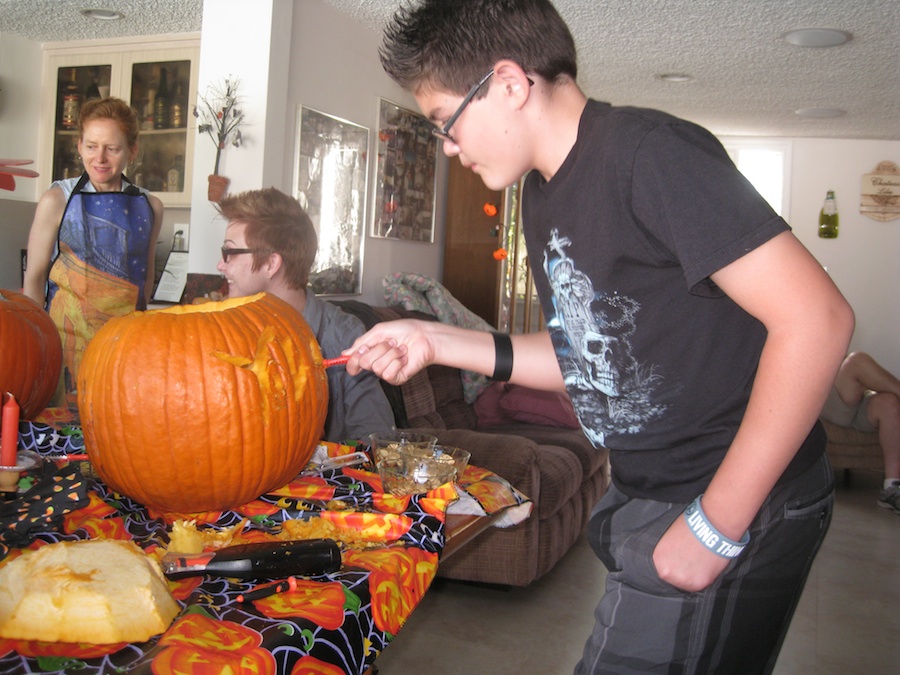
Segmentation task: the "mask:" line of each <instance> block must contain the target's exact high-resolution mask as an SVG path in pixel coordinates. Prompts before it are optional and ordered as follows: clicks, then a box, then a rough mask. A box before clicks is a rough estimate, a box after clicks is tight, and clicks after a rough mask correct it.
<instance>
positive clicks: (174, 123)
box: [169, 80, 185, 129]
mask: <svg viewBox="0 0 900 675" xmlns="http://www.w3.org/2000/svg"><path fill="white" fill-rule="evenodd" d="M184 104H185V102H184V91H183V89H182V86H181V81H180V80H179V81H177V82H176V83H175V95H174V96H172V105H171V107H170V108H169V126H170V127H172V128H173V129H179V128H181V127H183V126H184V125H185V118H184Z"/></svg>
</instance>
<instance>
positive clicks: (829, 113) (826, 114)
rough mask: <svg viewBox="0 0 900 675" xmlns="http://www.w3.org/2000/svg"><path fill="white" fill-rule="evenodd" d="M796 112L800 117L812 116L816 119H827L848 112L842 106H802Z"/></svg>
mask: <svg viewBox="0 0 900 675" xmlns="http://www.w3.org/2000/svg"><path fill="white" fill-rule="evenodd" d="M794 114H796V115H800V117H812V118H814V119H819V120H825V119H830V118H832V117H842V116H844V115H846V114H847V111H846V110H841V109H840V108H800V109H799V110H795V111H794Z"/></svg>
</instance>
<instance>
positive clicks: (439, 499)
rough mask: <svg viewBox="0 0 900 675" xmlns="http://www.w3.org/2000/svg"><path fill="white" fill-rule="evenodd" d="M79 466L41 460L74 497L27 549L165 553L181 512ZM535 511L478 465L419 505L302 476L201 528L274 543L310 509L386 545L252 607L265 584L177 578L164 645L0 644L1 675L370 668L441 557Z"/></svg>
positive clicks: (340, 481)
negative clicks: (456, 508)
mask: <svg viewBox="0 0 900 675" xmlns="http://www.w3.org/2000/svg"><path fill="white" fill-rule="evenodd" d="M26 435H27V434H26ZM57 441H59V439H57ZM61 442H62V443H63V445H66V446H69V447H67V448H66V451H67V452H72V451H74V450H78V448H77V440H75V441H73V440H72V439H71V438H69V439H63V440H62V441H61ZM33 445H39V444H37V443H33ZM59 445H60V443H59V442H57V443H55V446H54V449H56V450H58V448H59ZM351 450H352V449H351ZM339 451H340V449H339ZM79 468H80V467H79V466H78V465H77V464H75V463H65V462H61V463H56V462H44V463H43V466H42V468H41V470H42V471H43V472H44V473H43V474H42V475H41V476H39V477H38V479H39V480H38V482H36V484H35V489H37V488H38V487H39V486H40V485H41V484H42V483H41V481H46V480H47V479H48V477H49V474H50V473H52V472H54V471H56V472H57V474H56V478H58V477H60V476H62V477H63V478H64V479H65V481H67V482H66V483H65V491H67V492H66V494H68V493H69V492H71V494H72V495H73V496H74V497H76V498H77V499H73V500H72V504H73V505H74V507H73V508H72V509H70V510H69V511H68V512H67V513H65V514H63V515H62V516H57V517H56V519H55V520H54V521H53V522H52V523H48V525H47V527H46V528H45V529H44V530H43V531H40V532H36V533H34V534H33V537H32V541H31V543H30V544H29V547H31V548H34V547H37V546H40V545H44V544H46V543H51V542H54V541H62V540H72V539H84V538H91V537H113V538H121V539H133V540H134V541H135V542H136V543H138V544H139V545H141V546H142V547H143V548H144V549H145V551H147V552H148V553H150V554H151V555H161V553H162V552H163V547H164V545H165V543H166V542H167V539H168V534H167V527H168V524H169V523H170V522H171V521H172V520H173V519H174V517H175V515H173V514H162V513H156V512H154V511H152V510H149V509H146V508H144V507H143V506H142V505H140V504H137V503H135V502H133V501H131V500H129V499H128V498H126V497H122V496H121V495H117V494H115V493H113V492H111V491H110V490H109V489H108V488H107V487H106V486H105V485H104V484H103V483H102V482H101V481H99V480H97V481H95V480H91V479H87V480H82V478H83V477H82V475H81V473H80V472H79V470H78V469H79ZM56 478H54V480H56ZM78 484H80V486H79V485H78ZM469 490H470V491H471V492H469ZM460 495H463V496H464V497H465V498H464V499H460V498H459V496H460ZM331 500H340V501H342V502H344V503H345V504H346V505H347V506H348V507H349V508H347V509H345V510H340V511H329V510H328V509H327V508H325V505H326V504H327V503H328V502H329V501H331ZM22 501H23V502H24V501H25V500H22ZM458 502H467V503H468V506H467V507H466V508H465V509H463V510H464V511H469V513H452V512H451V513H449V514H448V508H449V507H450V505H451V504H455V503H458ZM473 503H474V511H475V512H472V511H473V508H472V506H473ZM530 507H531V504H530V502H529V500H528V498H527V497H525V496H524V495H521V494H520V493H518V492H517V491H515V490H514V489H513V488H512V487H511V486H509V484H508V483H506V482H505V481H504V480H503V479H502V478H500V477H498V476H496V475H495V474H492V473H490V472H488V471H485V470H483V469H480V468H479V467H477V466H470V467H469V468H468V469H467V471H466V474H465V476H464V478H463V480H462V481H461V487H460V486H458V485H453V484H446V485H443V486H441V487H440V488H438V489H436V490H432V491H431V492H429V493H427V494H424V495H415V496H412V497H396V496H393V495H386V494H383V493H382V492H381V485H380V479H379V477H378V475H377V474H375V473H372V472H370V471H366V470H364V469H359V468H347V469H342V470H341V469H339V470H329V471H326V472H324V473H322V474H321V475H307V476H304V475H301V476H298V477H297V478H296V479H294V480H293V481H291V482H290V483H288V485H285V486H283V487H282V488H279V489H278V490H274V491H272V492H271V493H268V494H266V495H262V496H260V497H259V498H258V499H256V500H254V501H252V502H250V503H249V504H245V505H242V506H241V507H237V508H236V509H234V510H231V511H225V512H215V513H207V514H200V516H199V519H200V522H201V523H202V524H206V525H215V526H216V527H225V526H230V525H234V524H237V523H240V522H242V520H243V519H247V522H248V525H247V527H246V528H245V530H244V532H245V533H246V535H245V537H244V539H243V541H255V540H263V539H266V538H269V537H271V536H272V534H273V533H274V532H277V531H278V530H279V529H280V527H281V524H282V523H283V522H284V521H285V520H288V519H296V518H303V517H306V516H308V515H309V514H310V513H311V512H312V513H315V514H316V515H318V516H319V517H322V518H327V519H329V520H331V521H332V522H334V523H336V524H339V525H340V526H342V527H345V528H351V529H353V530H354V531H357V532H361V533H365V534H366V535H367V536H370V537H371V538H373V539H375V540H378V541H380V542H381V543H383V544H384V545H383V546H378V547H375V548H361V549H346V550H344V552H343V561H344V564H343V567H342V569H341V570H340V571H338V572H336V573H334V574H328V575H321V576H318V577H312V578H306V579H302V580H300V583H299V584H298V588H297V589H296V590H294V591H290V592H287V593H281V594H278V595H274V596H270V597H269V598H265V599H262V600H258V601H254V602H253V603H239V602H237V599H236V596H237V595H238V594H240V593H241V592H246V591H247V590H248V589H249V588H251V587H252V586H255V585H256V584H258V583H262V582H264V581H265V580H246V581H241V580H236V579H224V578H218V577H193V578H188V579H182V580H179V581H173V582H170V585H171V587H172V589H173V593H174V595H175V597H176V599H177V600H178V601H179V602H180V603H181V605H182V608H183V609H182V612H181V614H180V615H179V616H178V617H177V618H176V620H175V621H174V622H173V624H172V625H171V626H170V627H169V629H168V630H167V631H166V632H165V633H164V634H163V635H162V636H158V637H156V638H153V639H151V640H150V641H148V642H146V643H141V644H128V645H106V646H95V645H71V644H66V645H63V644H46V643H37V642H23V641H14V640H5V639H0V672H3V673H19V672H34V671H37V672H40V671H41V670H53V668H58V669H62V668H63V667H65V665H66V664H67V663H71V662H72V661H73V660H76V661H79V662H82V663H83V664H84V665H83V667H82V668H81V669H80V670H79V673H105V672H112V671H113V670H119V671H120V672H124V671H127V672H129V673H163V672H173V671H176V670H177V671H178V672H183V673H191V672H194V673H200V672H210V670H206V669H214V670H215V672H220V671H221V670H222V669H226V668H230V669H231V671H232V672H235V673H243V672H247V673H250V672H252V673H275V672H279V673H321V674H328V675H338V674H340V673H365V672H366V671H367V670H368V669H369V668H370V667H371V666H372V664H373V663H374V662H375V659H376V658H377V656H378V654H379V653H380V652H381V651H382V650H383V649H385V648H386V647H387V645H388V644H389V643H390V642H391V640H392V639H393V637H394V636H395V635H396V634H397V632H398V631H399V630H400V629H401V627H402V626H403V624H404V623H405V622H406V620H407V619H408V618H409V616H410V614H411V613H412V611H413V610H414V609H415V607H416V606H417V605H418V603H419V602H420V601H421V599H422V597H423V596H424V594H425V592H426V591H427V589H428V588H429V586H430V585H431V582H432V580H433V579H434V576H435V573H436V571H437V567H438V564H439V559H440V558H441V556H444V555H451V554H452V553H453V552H454V551H456V550H458V549H459V548H460V546H462V545H464V544H465V543H466V542H467V541H469V540H471V538H472V537H473V536H475V535H477V533H478V532H479V531H483V529H484V528H485V527H488V526H490V525H491V523H492V522H497V521H498V519H500V518H502V517H503V514H504V513H507V512H510V511H512V512H516V511H517V510H518V513H519V514H520V516H522V514H525V516H527V512H528V511H529V510H530ZM479 509H480V510H481V512H480V513H479V512H478V511H479ZM520 516H517V517H520ZM8 551H9V556H8V557H7V559H11V558H12V557H13V556H15V555H18V554H20V550H19V549H18V548H17V547H15V546H13V547H9V548H8ZM2 553H3V551H2V550H0V554H2ZM0 564H2V562H0Z"/></svg>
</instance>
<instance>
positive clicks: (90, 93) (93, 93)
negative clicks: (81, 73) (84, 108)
mask: <svg viewBox="0 0 900 675" xmlns="http://www.w3.org/2000/svg"><path fill="white" fill-rule="evenodd" d="M99 77H100V74H99V72H98V70H97V68H92V69H91V83H90V84H89V85H88V86H87V89H85V90H84V100H85V101H90V100H91V99H92V98H101V96H100V83H99V82H98V81H97V80H98V79H99Z"/></svg>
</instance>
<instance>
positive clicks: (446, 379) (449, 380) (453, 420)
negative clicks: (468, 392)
mask: <svg viewBox="0 0 900 675" xmlns="http://www.w3.org/2000/svg"><path fill="white" fill-rule="evenodd" d="M428 379H429V380H430V382H431V388H432V390H433V392H434V403H435V410H436V411H437V413H438V414H439V415H440V416H441V419H442V420H443V422H444V424H443V426H444V427H446V428H447V429H474V428H475V424H476V419H475V411H474V410H472V406H470V405H468V404H467V403H466V401H465V394H464V393H463V386H462V379H461V378H460V377H459V370H458V369H457V368H450V367H448V366H438V365H434V366H428ZM410 417H412V416H410Z"/></svg>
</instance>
